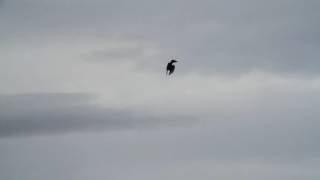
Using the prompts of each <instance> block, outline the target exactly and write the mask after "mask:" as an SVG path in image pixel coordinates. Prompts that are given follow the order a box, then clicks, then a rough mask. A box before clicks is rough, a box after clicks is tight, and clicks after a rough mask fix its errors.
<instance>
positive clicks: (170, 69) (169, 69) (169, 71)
mask: <svg viewBox="0 0 320 180" xmlns="http://www.w3.org/2000/svg"><path fill="white" fill-rule="evenodd" d="M176 62H178V61H177V60H174V59H172V60H171V61H170V62H169V63H168V65H167V73H166V74H167V75H171V74H172V73H173V72H174V69H175V66H174V63H176Z"/></svg>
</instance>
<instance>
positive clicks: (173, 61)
mask: <svg viewBox="0 0 320 180" xmlns="http://www.w3.org/2000/svg"><path fill="white" fill-rule="evenodd" d="M176 62H178V61H177V60H175V59H172V60H171V61H170V63H176Z"/></svg>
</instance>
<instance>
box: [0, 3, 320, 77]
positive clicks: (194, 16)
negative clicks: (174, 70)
mask: <svg viewBox="0 0 320 180" xmlns="http://www.w3.org/2000/svg"><path fill="white" fill-rule="evenodd" d="M22 3H23V4H25V5H24V6H22V5H21V2H19V1H12V2H11V1H10V2H7V4H8V5H7V6H5V7H6V8H4V9H5V10H4V12H3V14H4V15H2V17H1V18H2V20H3V22H4V28H3V29H2V30H1V31H2V33H1V34H5V36H4V38H6V39H8V38H9V39H15V38H16V37H19V34H20V35H21V36H20V37H32V38H36V37H41V38H49V37H56V38H58V37H60V36H64V35H66V36H68V35H73V36H75V38H80V39H81V37H80V36H85V37H87V38H88V37H89V38H93V39H101V40H106V41H107V40H108V39H109V38H115V37H116V38H119V39H125V40H132V41H137V42H142V41H144V42H145V41H147V42H152V43H154V44H156V45H157V47H159V48H161V49H162V51H163V52H164V54H165V55H169V56H170V54H171V56H175V57H180V59H181V60H183V61H182V62H183V63H184V64H185V66H183V67H181V72H190V71H196V72H198V73H206V72H207V73H223V74H239V73H246V72H249V71H253V70H259V71H269V72H276V73H290V74H318V71H319V68H318V67H320V65H319V61H318V59H319V57H320V54H319V53H318V52H320V51H319V49H318V47H319V46H318V44H319V38H318V37H319V36H318V32H319V28H320V26H319V24H318V21H317V19H318V18H319V17H320V13H319V11H318V7H319V6H320V5H319V2H318V1H313V0H311V1H304V2H302V1H298V0H294V1H289V0H280V1H275V0H272V1H253V0H245V1H241V2H240V1H235V0H229V1H220V0H219V1H206V0H203V1H197V2H195V1H180V0H176V1H144V0H140V1H127V0H122V1H99V0H95V1H90V3H89V2H86V1H79V2H78V1H77V2H75V1H68V2H65V1H55V2H51V1H50V2H49V1H45V2H43V1H41V2H40V1H23V2H22ZM182 4H183V6H181V5H182ZM22 17H23V18H22ZM22 26H23V28H21V27H22ZM10 33H11V35H12V36H10ZM12 33H13V34H12ZM21 33H22V34H21ZM24 33H27V36H25V35H23V34H24ZM77 34H78V35H77ZM22 39H23V38H22ZM137 51H139V50H137ZM117 54H118V53H117ZM107 55H108V56H110V53H108V54H107ZM111 55H112V56H114V55H115V54H113V53H112V54H111ZM127 55H132V53H129V54H127ZM133 55H137V53H133ZM117 56H118V55H117ZM171 56H170V57H167V58H171ZM119 58H122V57H119ZM154 58H158V59H159V58H166V57H165V56H161V57H160V56H159V57H154ZM133 61H134V60H133ZM152 65H154V66H155V65H156V64H151V66H152ZM157 65H158V64H157Z"/></svg>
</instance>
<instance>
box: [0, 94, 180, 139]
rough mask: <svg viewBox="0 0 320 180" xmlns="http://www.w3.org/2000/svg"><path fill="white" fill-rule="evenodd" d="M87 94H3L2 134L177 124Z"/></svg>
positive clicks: (0, 120)
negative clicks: (102, 102)
mask: <svg viewBox="0 0 320 180" xmlns="http://www.w3.org/2000/svg"><path fill="white" fill-rule="evenodd" d="M92 99H93V97H91V96H90V95H87V94H63V93H62V94H25V95H10V96H1V97H0V137H6V136H28V135H37V134H51V133H66V132H72V131H97V130H100V131H102V130H121V129H140V128H155V127H160V126H171V125H172V126H175V125H177V124H176V123H177V121H174V120H172V121H167V122H165V121H163V120H164V119H162V120H161V121H160V119H157V118H156V117H153V116H150V115H149V116H148V115H143V114H138V113H135V112H130V111H120V110H114V109H107V108H101V107H99V106H97V105H95V104H92V103H90V101H91V100H92Z"/></svg>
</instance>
